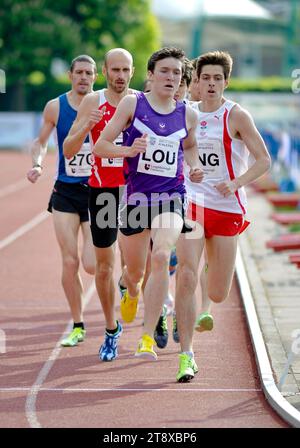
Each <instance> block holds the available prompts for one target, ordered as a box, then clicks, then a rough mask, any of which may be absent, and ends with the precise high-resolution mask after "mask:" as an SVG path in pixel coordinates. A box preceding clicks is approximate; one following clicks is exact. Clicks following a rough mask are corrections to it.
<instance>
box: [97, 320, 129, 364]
mask: <svg viewBox="0 0 300 448" xmlns="http://www.w3.org/2000/svg"><path fill="white" fill-rule="evenodd" d="M122 332H123V327H122V325H121V324H120V322H118V331H117V332H116V333H115V334H110V333H107V331H106V332H105V338H104V342H103V344H102V345H101V347H100V349H99V359H100V361H113V360H114V359H115V358H116V357H117V356H118V346H117V344H118V339H119V337H120V336H121V334H122Z"/></svg>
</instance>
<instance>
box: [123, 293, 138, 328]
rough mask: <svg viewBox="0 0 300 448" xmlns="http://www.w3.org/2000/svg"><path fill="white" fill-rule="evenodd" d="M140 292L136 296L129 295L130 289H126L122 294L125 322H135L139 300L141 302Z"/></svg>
mask: <svg viewBox="0 0 300 448" xmlns="http://www.w3.org/2000/svg"><path fill="white" fill-rule="evenodd" d="M139 297H140V294H138V295H137V296H136V297H133V298H132V297H129V294H128V291H127V289H126V291H125V293H124V294H123V296H122V299H121V306H120V311H121V316H122V319H123V320H124V322H126V323H127V324H129V323H130V322H133V321H134V319H135V316H136V313H137V311H138V302H139Z"/></svg>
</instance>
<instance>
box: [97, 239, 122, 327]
mask: <svg viewBox="0 0 300 448" xmlns="http://www.w3.org/2000/svg"><path fill="white" fill-rule="evenodd" d="M95 254H96V275H95V281H96V289H97V292H98V296H99V299H100V302H101V305H102V309H103V313H104V316H105V321H106V328H107V329H110V330H113V329H115V328H116V326H117V322H116V315H115V285H114V279H113V270H114V264H115V244H113V245H112V246H110V247H95Z"/></svg>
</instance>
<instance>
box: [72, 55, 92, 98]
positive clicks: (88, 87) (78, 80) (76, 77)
mask: <svg viewBox="0 0 300 448" xmlns="http://www.w3.org/2000/svg"><path fill="white" fill-rule="evenodd" d="M94 68H95V67H94V65H93V64H91V63H90V62H79V61H77V62H75V65H74V67H73V71H72V72H69V78H70V80H71V83H72V89H73V90H75V92H76V93H78V94H79V95H86V94H87V93H89V92H91V91H92V89H93V85H94V82H95V80H96V78H97V74H96V73H95V72H94Z"/></svg>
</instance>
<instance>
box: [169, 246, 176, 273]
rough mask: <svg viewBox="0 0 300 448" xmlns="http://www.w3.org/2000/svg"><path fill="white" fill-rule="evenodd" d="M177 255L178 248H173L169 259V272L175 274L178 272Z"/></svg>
mask: <svg viewBox="0 0 300 448" xmlns="http://www.w3.org/2000/svg"><path fill="white" fill-rule="evenodd" d="M177 263H178V261H177V256H176V249H175V248H173V249H172V251H171V255H170V261H169V274H170V275H173V274H175V272H176V266H177Z"/></svg>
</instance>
